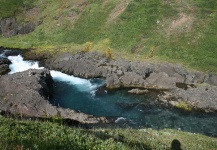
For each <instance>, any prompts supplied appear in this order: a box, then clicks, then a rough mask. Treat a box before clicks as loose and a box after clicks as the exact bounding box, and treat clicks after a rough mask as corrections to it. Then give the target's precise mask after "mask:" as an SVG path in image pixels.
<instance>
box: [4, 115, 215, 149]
mask: <svg viewBox="0 0 217 150" xmlns="http://www.w3.org/2000/svg"><path fill="white" fill-rule="evenodd" d="M129 135H130V136H129ZM174 139H177V140H179V142H180V143H181V148H182V149H191V150H200V149H216V148H217V139H216V138H211V137H206V136H203V135H198V134H192V133H185V132H181V131H173V130H169V129H164V130H159V131H156V130H152V129H141V130H135V129H113V130H111V129H90V130H84V129H79V128H70V127H66V126H64V125H61V124H57V123H50V122H31V121H16V120H13V119H6V118H3V117H0V149H22V148H23V149H38V150H43V149H71V150H72V149H76V150H80V149H83V150H85V149H99V150H103V149H105V150H106V149H109V150H116V149H118V150H122V149H124V150H125V149H129V150H132V149H170V147H171V142H172V141H173V140H174Z"/></svg>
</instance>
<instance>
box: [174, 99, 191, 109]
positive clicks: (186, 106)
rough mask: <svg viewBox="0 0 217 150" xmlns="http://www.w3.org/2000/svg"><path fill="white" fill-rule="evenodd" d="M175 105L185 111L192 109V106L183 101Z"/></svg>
mask: <svg viewBox="0 0 217 150" xmlns="http://www.w3.org/2000/svg"><path fill="white" fill-rule="evenodd" d="M176 107H177V108H179V109H182V110H185V111H192V110H193V108H192V107H191V106H189V105H188V104H186V103H185V102H184V101H182V102H180V103H178V104H176Z"/></svg>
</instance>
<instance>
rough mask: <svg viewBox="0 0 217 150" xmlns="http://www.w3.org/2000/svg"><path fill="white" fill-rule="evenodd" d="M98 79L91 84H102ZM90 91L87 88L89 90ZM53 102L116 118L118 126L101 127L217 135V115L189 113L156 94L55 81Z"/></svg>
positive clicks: (64, 106) (51, 100) (114, 124)
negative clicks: (89, 87)
mask: <svg viewBox="0 0 217 150" xmlns="http://www.w3.org/2000/svg"><path fill="white" fill-rule="evenodd" d="M100 82H101V81H99V80H98V79H93V80H91V84H92V85H95V84H98V83H100ZM86 88H87V87H86ZM53 90H54V95H53V97H52V98H51V99H50V102H51V103H52V104H54V105H57V106H60V107H63V108H71V109H74V110H77V111H81V112H84V113H87V114H91V115H95V116H105V117H108V118H109V117H113V118H115V119H114V123H113V124H109V125H96V126H99V127H114V128H116V127H118V128H129V127H130V128H146V127H148V128H152V129H157V130H160V129H165V128H169V129H176V130H181V131H187V132H192V133H201V134H205V135H208V136H217V129H216V126H217V115H216V114H208V113H199V112H185V111H182V110H179V109H175V108H171V107H168V106H165V105H162V104H160V103H159V101H157V94H159V93H157V92H156V91H150V92H149V93H146V94H143V95H135V94H130V93H128V90H127V89H119V90H112V91H107V90H106V89H104V88H100V92H96V91H97V89H94V88H93V89H91V90H87V89H82V86H81V85H72V84H69V83H67V82H60V81H57V80H56V81H55V83H54V88H53Z"/></svg>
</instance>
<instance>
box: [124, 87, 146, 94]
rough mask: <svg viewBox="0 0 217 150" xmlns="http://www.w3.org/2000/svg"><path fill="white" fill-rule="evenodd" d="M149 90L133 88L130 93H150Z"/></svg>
mask: <svg viewBox="0 0 217 150" xmlns="http://www.w3.org/2000/svg"><path fill="white" fill-rule="evenodd" d="M148 92H149V91H148V90H147V89H138V88H136V89H132V90H129V91H128V93H132V94H145V93H148Z"/></svg>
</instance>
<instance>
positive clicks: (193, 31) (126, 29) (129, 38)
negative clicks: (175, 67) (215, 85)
mask: <svg viewBox="0 0 217 150" xmlns="http://www.w3.org/2000/svg"><path fill="white" fill-rule="evenodd" d="M81 1H83V0H81ZM84 1H85V0H84ZM0 2H1V5H0V18H4V17H7V16H14V14H16V17H17V19H18V20H19V21H28V20H29V18H23V17H22V16H24V13H25V8H26V9H27V8H32V7H35V6H36V7H38V8H39V9H40V13H39V15H37V16H33V17H34V18H32V19H34V20H43V23H42V24H41V25H40V26H38V27H37V28H36V29H35V31H34V32H32V33H30V34H28V35H18V36H15V37H11V38H2V37H0V46H5V47H13V48H36V49H42V51H45V50H46V51H49V52H51V51H56V50H72V51H73V50H78V49H80V50H85V49H87V50H99V51H102V52H105V51H106V50H107V49H108V48H109V47H110V48H111V49H112V51H113V52H114V53H120V54H121V55H122V56H125V57H126V58H128V59H139V60H146V59H147V58H148V59H150V60H151V61H156V60H157V61H159V60H160V61H164V60H166V61H171V62H175V63H176V62H179V63H183V64H185V65H186V66H188V67H191V68H196V69H199V70H203V71H205V70H208V71H211V72H213V73H216V74H217V68H216V67H215V66H217V59H216V58H217V42H216V41H217V12H216V10H217V1H216V0H209V1H204V0H182V1H179V0H170V1H162V0H155V1H153V0H127V2H128V7H127V8H126V9H125V10H124V9H123V10H124V11H123V12H122V13H121V14H120V15H118V16H117V14H118V12H116V11H120V10H122V7H121V6H122V5H121V4H120V2H121V1H120V0H110V1H107V2H104V1H102V0H97V1H93V0H87V1H86V2H87V3H86V4H85V5H84V4H82V3H81V2H79V1H78V0H74V1H73V2H72V1H71V0H63V1H56V0H43V1H41V0H40V1H39V0H38V1H34V3H31V1H27V0H0ZM122 2H123V1H122ZM119 5H120V8H119V7H118V8H117V6H119ZM123 6H124V5H123ZM181 13H185V14H186V15H187V16H190V18H191V19H192V24H188V22H187V23H185V24H183V25H182V26H178V27H177V28H175V29H173V30H172V31H171V30H170V29H169V27H170V25H171V24H172V22H173V21H176V20H179V19H180V18H181V16H180V14H181ZM186 25H189V26H190V27H191V28H190V29H188V27H187V26H186ZM0 122H1V124H0V130H1V132H0V142H1V143H2V144H0V145H1V146H2V147H0V148H2V149H8V146H9V147H12V148H14V147H16V146H18V147H19V145H23V146H24V147H25V148H28V147H31V149H45V148H47V149H48V148H52V149H55V148H56V149H64V148H65V149H72V148H73V146H76V147H78V148H80V149H88V148H90V149H94V146H95V149H103V148H105V147H106V148H108V147H109V148H110V149H117V148H118V149H132V147H133V148H135V149H136V148H137V149H142V147H146V148H155V149H166V148H167V149H168V148H169V147H170V144H171V141H172V140H173V139H178V140H180V142H181V144H182V146H183V147H184V148H188V149H216V148H217V146H216V139H213V138H208V137H206V136H202V135H195V134H190V133H183V132H177V131H173V130H162V131H155V130H150V129H146V130H143V131H139V130H130V129H129V130H105V131H101V130H96V131H94V132H92V130H90V131H86V130H82V129H71V128H67V127H64V126H61V125H57V124H50V123H40V122H39V123H31V122H25V121H24V122H19V121H14V120H8V119H4V118H1V119H0ZM63 131H64V132H63ZM129 134H132V136H129ZM33 135H34V136H33ZM35 135H36V136H35ZM116 135H121V137H122V136H123V137H124V140H123V139H122V140H119V141H120V142H118V141H114V136H116ZM10 142H12V145H11V144H10ZM91 143H93V144H91ZM115 147H116V148H115ZM106 148H105V149H106ZM14 149H16V148H14Z"/></svg>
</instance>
